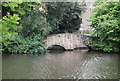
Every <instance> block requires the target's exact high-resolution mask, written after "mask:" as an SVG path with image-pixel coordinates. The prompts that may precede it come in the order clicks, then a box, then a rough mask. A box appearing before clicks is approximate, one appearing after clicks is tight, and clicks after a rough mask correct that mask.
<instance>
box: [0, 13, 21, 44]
mask: <svg viewBox="0 0 120 81" xmlns="http://www.w3.org/2000/svg"><path fill="white" fill-rule="evenodd" d="M18 20H20V18H19V17H18V15H17V14H13V15H10V13H8V14H7V16H4V17H3V19H2V20H0V21H1V22H2V26H1V29H2V39H1V40H0V41H1V42H2V43H3V44H4V45H5V46H7V45H8V44H10V43H11V42H10V41H9V40H10V39H14V36H15V35H16V34H17V32H16V31H17V28H18V26H17V25H18V24H19V22H18Z"/></svg>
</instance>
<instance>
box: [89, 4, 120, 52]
mask: <svg viewBox="0 0 120 81" xmlns="http://www.w3.org/2000/svg"><path fill="white" fill-rule="evenodd" d="M90 21H91V25H90V26H91V27H93V28H95V32H94V35H97V37H98V40H97V41H96V42H95V43H93V46H95V47H96V48H97V50H102V51H105V52H120V2H102V3H97V4H96V8H95V9H94V11H93V14H92V17H91V18H90Z"/></svg>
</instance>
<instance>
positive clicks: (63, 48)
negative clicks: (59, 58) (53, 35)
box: [47, 44, 66, 50]
mask: <svg viewBox="0 0 120 81" xmlns="http://www.w3.org/2000/svg"><path fill="white" fill-rule="evenodd" d="M54 46H57V47H59V48H61V49H62V50H66V48H65V47H64V46H62V45H57V44H55V45H51V46H48V47H47V49H48V50H49V49H51V48H52V47H54ZM53 49H54V48H53ZM56 49H57V48H56ZM56 49H55V50H56ZM58 50H59V49H58Z"/></svg>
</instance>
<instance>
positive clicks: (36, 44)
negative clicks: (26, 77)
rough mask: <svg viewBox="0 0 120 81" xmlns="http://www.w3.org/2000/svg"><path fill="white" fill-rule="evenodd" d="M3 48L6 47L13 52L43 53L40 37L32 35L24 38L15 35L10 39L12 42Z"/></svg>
mask: <svg viewBox="0 0 120 81" xmlns="http://www.w3.org/2000/svg"><path fill="white" fill-rule="evenodd" d="M4 49H7V50H8V51H9V52H11V53H13V54H14V53H16V54H34V53H43V52H44V51H45V46H44V43H43V38H42V37H39V36H34V37H27V38H24V37H22V36H17V37H16V38H15V39H14V40H12V44H9V45H8V46H7V47H5V48H4Z"/></svg>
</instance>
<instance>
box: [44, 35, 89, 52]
mask: <svg viewBox="0 0 120 81" xmlns="http://www.w3.org/2000/svg"><path fill="white" fill-rule="evenodd" d="M89 41H90V38H88V37H85V36H83V35H80V34H74V33H61V34H54V35H50V36H48V37H47V39H46V40H45V44H46V46H47V48H49V47H51V46H54V45H59V46H62V47H64V48H65V49H66V50H74V49H75V48H86V47H87V43H88V42H89Z"/></svg>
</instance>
